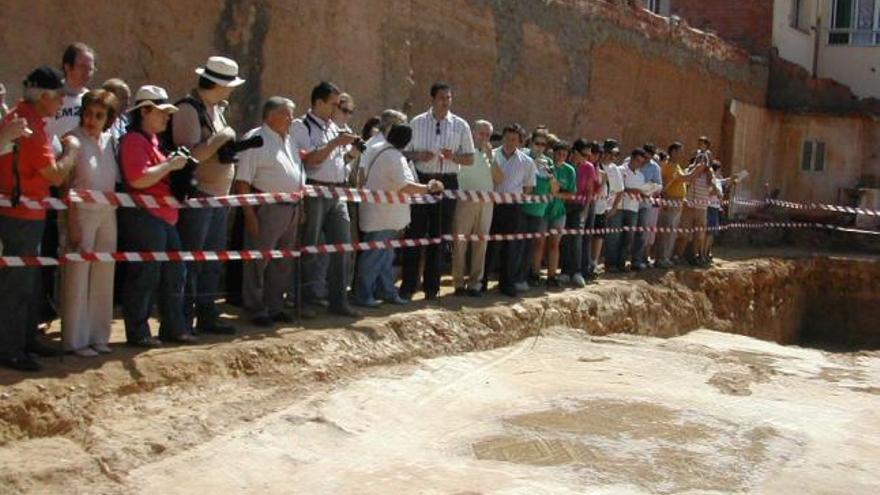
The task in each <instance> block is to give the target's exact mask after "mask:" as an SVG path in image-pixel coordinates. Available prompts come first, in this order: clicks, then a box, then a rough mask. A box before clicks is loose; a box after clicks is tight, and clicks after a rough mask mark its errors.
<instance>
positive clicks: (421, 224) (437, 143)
mask: <svg viewBox="0 0 880 495" xmlns="http://www.w3.org/2000/svg"><path fill="white" fill-rule="evenodd" d="M451 106H452V88H451V87H450V86H449V85H448V84H446V83H442V82H437V83H434V84H433V85H432V86H431V108H430V109H429V110H428V111H427V112H425V113H423V114H420V115H417V116H416V117H414V118H413V119H412V121H410V126H411V127H412V129H413V138H412V141H410V143H409V146H408V147H407V153H406V155H407V158H409V159H410V160H412V161H413V163H414V164H415V166H416V173H417V174H418V177H419V182H421V183H422V184H427V183H428V182H429V181H431V180H438V181H440V182H442V183H443V187H444V188H445V189H450V190H454V189H458V172H459V168H460V167H461V166H471V165H473V163H474V141H473V137H472V136H471V128H470V126H469V125H468V123H467V121H466V120H464V119H462V118H461V117H459V116H457V115H455V114H453V113H452V112H451V111H450V108H451ZM454 215H455V200H453V199H450V198H444V199H443V200H442V201H441V202H439V203H434V204H421V205H413V206H412V224H411V225H410V228H409V232H408V237H410V238H413V239H418V238H423V237H431V238H434V237H440V236H441V235H443V234H449V233H450V232H451V231H452V219H453V216H454ZM445 245H446V244H445V243H441V244H434V245H431V246H427V247H425V248H409V249H404V250H403V283H402V284H401V286H400V295H401V297H403V298H407V299H408V298H411V297H412V295H413V294H414V293H415V292H416V290H418V288H419V281H420V279H421V281H422V283H421V288H422V290H424V291H425V299H434V298H436V297H437V293H438V292H439V291H440V275H441V273H440V272H441V270H442V266H443V259H442V252H443V249H444V246H445ZM422 251H424V253H425V271H424V277H420V266H421V255H422Z"/></svg>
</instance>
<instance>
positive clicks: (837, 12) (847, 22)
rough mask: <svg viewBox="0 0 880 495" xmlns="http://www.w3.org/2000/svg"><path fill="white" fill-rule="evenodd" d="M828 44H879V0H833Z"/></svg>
mask: <svg viewBox="0 0 880 495" xmlns="http://www.w3.org/2000/svg"><path fill="white" fill-rule="evenodd" d="M828 44H829V45H853V46H878V45H880V0H834V2H833V3H832V5H831V29H830V30H829V33H828Z"/></svg>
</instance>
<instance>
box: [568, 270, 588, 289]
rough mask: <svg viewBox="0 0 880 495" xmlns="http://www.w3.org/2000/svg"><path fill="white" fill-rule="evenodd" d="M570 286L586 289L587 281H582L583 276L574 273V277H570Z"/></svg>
mask: <svg viewBox="0 0 880 495" xmlns="http://www.w3.org/2000/svg"><path fill="white" fill-rule="evenodd" d="M571 285H574V286H575V287H586V286H587V281H586V280H584V276H583V275H581V274H580V273H575V274H574V277H571Z"/></svg>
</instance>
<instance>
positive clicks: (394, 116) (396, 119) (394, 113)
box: [379, 108, 406, 134]
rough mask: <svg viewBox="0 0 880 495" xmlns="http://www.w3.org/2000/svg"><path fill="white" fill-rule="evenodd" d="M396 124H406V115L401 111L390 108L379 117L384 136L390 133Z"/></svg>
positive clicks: (380, 128)
mask: <svg viewBox="0 0 880 495" xmlns="http://www.w3.org/2000/svg"><path fill="white" fill-rule="evenodd" d="M395 124H406V114H405V113H403V112H401V111H399V110H394V109H393V108H389V109H388V110H385V111H384V112H382V115H380V116H379V132H381V133H382V134H388V131H390V130H391V127H392V126H394V125H395Z"/></svg>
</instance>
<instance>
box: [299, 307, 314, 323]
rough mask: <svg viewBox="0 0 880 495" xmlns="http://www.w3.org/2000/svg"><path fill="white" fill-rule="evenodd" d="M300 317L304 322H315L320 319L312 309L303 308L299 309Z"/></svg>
mask: <svg viewBox="0 0 880 495" xmlns="http://www.w3.org/2000/svg"><path fill="white" fill-rule="evenodd" d="M299 317H300V318H302V319H303V320H314V319H315V318H317V317H318V313H316V312H315V311H314V310H312V309H309V308H305V307H303V308H300V309H299Z"/></svg>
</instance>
